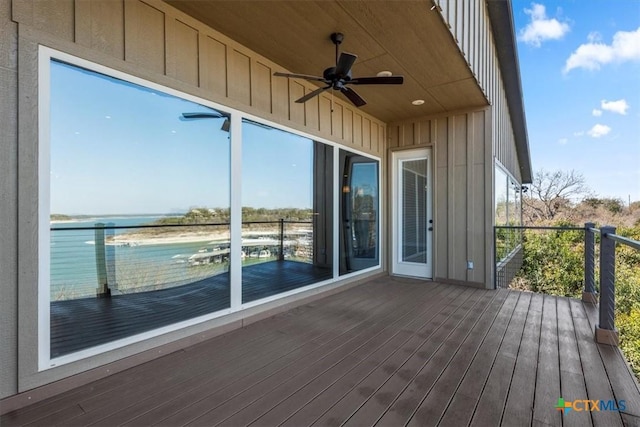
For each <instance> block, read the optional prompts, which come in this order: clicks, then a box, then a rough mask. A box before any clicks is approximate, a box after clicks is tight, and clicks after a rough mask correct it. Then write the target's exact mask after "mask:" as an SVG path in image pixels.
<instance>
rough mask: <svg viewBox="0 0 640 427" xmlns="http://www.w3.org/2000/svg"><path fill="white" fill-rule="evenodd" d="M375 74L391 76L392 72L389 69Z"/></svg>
mask: <svg viewBox="0 0 640 427" xmlns="http://www.w3.org/2000/svg"><path fill="white" fill-rule="evenodd" d="M376 76H378V77H391V76H393V73H392V72H391V71H386V70H385V71H380V72H379V73H378V74H376Z"/></svg>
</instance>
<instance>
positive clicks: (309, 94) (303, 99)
mask: <svg viewBox="0 0 640 427" xmlns="http://www.w3.org/2000/svg"><path fill="white" fill-rule="evenodd" d="M327 89H331V86H327V87H321V88H320V89H316V90H314V91H313V92H309V93H308V94H306V95H305V96H303V97H302V98H300V99H296V102H297V103H298V104H302V103H303V102H307V101H308V100H310V99H311V98H313V97H314V96H316V95H319V94H321V93H322V92H324V91H325V90H327Z"/></svg>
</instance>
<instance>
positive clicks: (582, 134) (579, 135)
mask: <svg viewBox="0 0 640 427" xmlns="http://www.w3.org/2000/svg"><path fill="white" fill-rule="evenodd" d="M573 136H575V137H576V138H580V137H581V136H584V132H583V131H580V132H574V133H573Z"/></svg>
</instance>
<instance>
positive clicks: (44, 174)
mask: <svg viewBox="0 0 640 427" xmlns="http://www.w3.org/2000/svg"><path fill="white" fill-rule="evenodd" d="M52 60H58V61H62V62H65V63H67V64H70V65H72V66H77V67H80V68H84V69H87V70H90V71H93V72H96V73H101V74H104V75H106V76H109V77H113V78H116V79H120V80H123V81H126V82H129V83H133V84H137V85H140V86H143V87H146V88H150V89H153V90H157V91H161V92H164V93H167V94H169V95H173V96H176V97H178V98H181V99H185V100H187V101H191V102H195V103H198V104H201V105H203V106H207V107H210V108H214V109H217V110H222V111H225V112H228V113H230V114H231V128H230V135H231V159H230V167H231V169H230V173H231V188H230V194H231V200H230V209H231V218H230V223H231V225H230V234H231V254H238V255H237V260H236V262H233V261H234V258H235V257H234V258H232V260H231V261H232V262H231V264H230V281H231V283H230V287H231V290H230V291H231V296H230V305H231V307H230V308H227V309H223V310H220V311H217V312H214V313H210V314H207V315H203V316H199V317H195V318H193V319H188V320H185V321H182V322H178V323H174V324H171V325H168V326H165V327H161V328H157V329H154V330H152V331H147V332H143V333H140V334H136V335H132V336H130V337H126V338H122V339H119V340H115V341H111V342H109V343H105V344H101V345H98V346H95V347H91V348H87V349H84V350H80V351H77V352H74V353H71V354H68V355H64V356H60V357H56V358H51V357H50V349H51V348H50V340H51V336H50V327H51V325H50V314H51V313H50V303H51V302H50V262H51V260H50V245H51V240H50V238H51V235H50V227H51V225H50V214H51V212H50V209H51V200H50V154H51V153H50V145H51V141H50V136H51V132H50V129H51V127H50V120H51V117H50V101H51V97H50V91H51V79H50V76H51V66H50V65H51V61H52ZM38 88H39V90H38V128H39V134H38V303H37V307H38V313H37V318H38V371H44V370H47V369H51V368H54V367H57V366H60V365H64V364H68V363H71V362H75V361H78V360H81V359H85V358H89V357H92V356H96V355H99V354H102V353H105V352H107V351H111V350H115V349H118V348H122V347H125V346H127V345H131V344H134V343H138V342H141V341H144V340H148V339H150V338H153V337H157V336H159V335H162V334H166V333H169V332H173V331H177V330H180V329H183V328H186V327H190V326H193V325H196V324H199V323H202V322H206V321H209V320H212V319H215V318H219V317H222V316H226V315H229V314H231V313H235V312H238V311H242V310H245V309H248V308H251V307H255V306H259V305H262V304H265V303H268V302H271V301H275V300H279V299H282V298H286V297H288V296H291V295H295V294H298V293H301V292H305V291H308V290H311V289H315V288H319V287H322V286H325V285H327V284H330V283H335V282H339V281H343V280H345V279H348V278H350V277H353V276H359V275H362V274H366V273H368V272H372V271H375V270H378V269H380V268H381V266H382V257H378V265H377V266H374V267H370V268H367V269H363V270H359V271H356V272H352V273H349V274H345V275H342V276H340V275H339V274H338V266H339V195H340V192H339V190H340V180H339V179H338V176H337V174H338V172H337V171H338V166H339V165H338V163H339V157H338V154H339V151H338V150H339V149H343V150H347V151H350V152H353V153H355V154H358V155H361V156H365V157H367V158H370V159H372V160H375V161H377V162H378V165H379V167H378V169H379V172H378V212H380V213H381V215H380V220H379V221H378V230H377V233H378V236H379V243H378V244H379V245H380V249H382V248H384V246H383V245H384V240H383V235H382V234H381V233H380V231H381V230H382V223H383V217H382V211H381V209H380V207H381V204H382V175H383V174H382V170H383V169H382V159H381V158H380V157H378V156H374V155H371V154H369V153H364V152H362V151H359V150H357V149H354V148H352V147H347V146H344V145H341V144H338V143H336V142H332V141H330V140H327V139H325V138H321V137H318V136H315V135H311V134H308V133H306V132H302V131H299V130H294V129H291V128H287V127H285V126H282V125H280V124H277V123H273V122H270V121H268V120H265V119H263V118H261V117H257V116H254V115H252V114H249V113H246V112H243V111H240V110H237V109H234V108H231V107H228V106H225V105H222V104H218V103H215V102H212V101H208V100H206V99H203V98H200V97H197V96H194V95H190V94H187V93H184V92H180V91H178V90H175V89H172V88H170V87H167V86H163V85H160V84H157V83H153V82H151V81H148V80H145V79H142V78H139V77H136V76H133V75H131V74H128V73H125V72H122V71H118V70H116V69H113V68H110V67H106V66H103V65H100V64H98V63H95V62H92V61H88V60H85V59H82V58H79V57H76V56H73V55H70V54H67V53H65V52H62V51H59V50H56V49H52V48H49V47H46V46H42V45H41V46H39V52H38ZM243 119H247V120H250V121H253V122H257V123H260V124H263V125H265V126H268V127H272V128H274V129H278V130H282V131H285V132H289V133H292V134H295V135H299V136H302V137H305V138H308V139H311V140H313V141H318V142H321V143H323V144H327V145H329V146H331V147H333V165H334V177H333V203H334V205H333V277H332V278H331V279H328V280H324V281H322V282H318V283H314V284H311V285H308V286H305V287H301V288H298V289H294V290H291V291H288V292H283V293H280V294H277V295H273V296H270V297H267V298H263V299H260V300H256V301H252V302H250V303H246V304H243V303H242V263H241V262H239V260H240V255H239V254H240V248H241V245H242V193H241V191H242V182H241V177H242V121H243ZM232 256H233V255H232Z"/></svg>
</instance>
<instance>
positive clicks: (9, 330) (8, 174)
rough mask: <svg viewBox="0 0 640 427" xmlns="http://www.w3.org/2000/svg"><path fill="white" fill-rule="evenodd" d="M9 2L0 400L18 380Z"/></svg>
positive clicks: (13, 42)
mask: <svg viewBox="0 0 640 427" xmlns="http://www.w3.org/2000/svg"><path fill="white" fill-rule="evenodd" d="M10 17H11V9H10V3H8V2H5V1H2V2H0V99H1V100H2V103H1V104H2V107H0V129H2V136H1V137H0V218H2V220H0V241H1V242H2V244H1V245H0V295H2V297H0V325H2V326H1V327H0V343H2V344H1V345H0V361H1V362H0V399H2V398H3V397H7V396H10V395H12V394H14V393H16V392H17V389H18V378H17V375H16V372H17V366H18V355H17V352H16V348H17V346H18V307H17V301H18V272H17V270H16V266H17V257H16V256H17V253H18V216H17V214H18V212H17V209H16V206H17V205H18V181H17V179H18V174H17V170H18V113H17V105H18V91H17V87H18V84H17V81H18V80H17V79H18V58H17V51H18V28H17V26H16V25H15V24H14V23H13V22H11V20H10Z"/></svg>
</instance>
